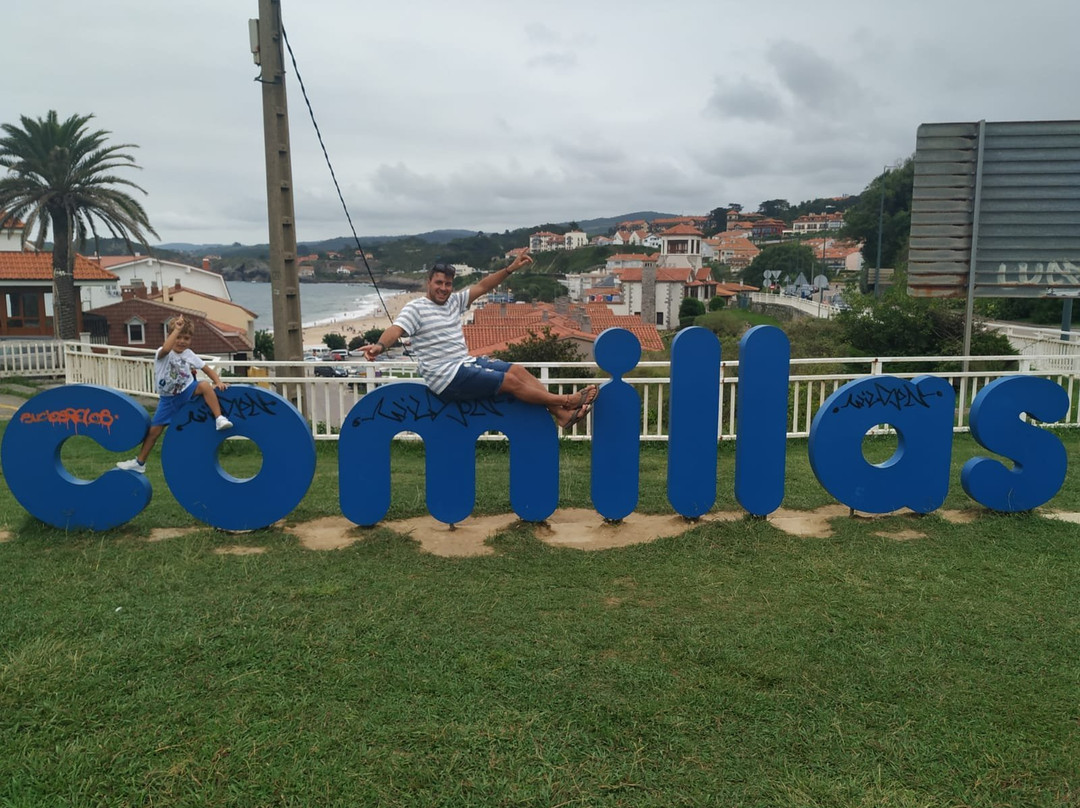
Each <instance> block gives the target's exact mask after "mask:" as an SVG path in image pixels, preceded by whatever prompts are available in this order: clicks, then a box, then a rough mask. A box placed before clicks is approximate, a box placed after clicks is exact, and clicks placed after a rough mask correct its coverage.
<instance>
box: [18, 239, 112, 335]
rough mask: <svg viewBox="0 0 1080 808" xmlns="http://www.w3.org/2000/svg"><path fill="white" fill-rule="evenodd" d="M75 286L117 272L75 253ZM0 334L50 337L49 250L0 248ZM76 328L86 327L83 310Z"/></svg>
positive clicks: (90, 283) (86, 285)
mask: <svg viewBox="0 0 1080 808" xmlns="http://www.w3.org/2000/svg"><path fill="white" fill-rule="evenodd" d="M74 269H75V289H76V291H77V292H80V293H82V292H83V291H85V290H86V289H88V288H92V287H96V286H103V285H105V284H111V283H115V281H116V276H115V275H113V274H112V273H111V272H108V271H106V270H104V269H101V267H98V266H96V265H94V264H93V263H91V262H90V261H89V260H87V259H86V258H84V257H83V256H81V255H76V256H75V267H74ZM0 295H2V296H3V299H4V305H3V306H0V337H19V338H27V337H53V336H55V328H54V325H53V313H52V300H53V268H52V253H51V252H15V251H13V250H3V251H0ZM76 323H77V327H78V330H79V331H80V332H81V331H85V330H86V323H85V320H84V315H83V312H82V311H81V310H80V311H77V312H76Z"/></svg>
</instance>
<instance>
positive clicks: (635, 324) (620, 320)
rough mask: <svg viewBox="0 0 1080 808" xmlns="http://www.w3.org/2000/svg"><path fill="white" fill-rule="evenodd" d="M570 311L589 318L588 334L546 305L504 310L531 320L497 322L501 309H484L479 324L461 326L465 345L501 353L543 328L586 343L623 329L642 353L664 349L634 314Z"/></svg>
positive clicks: (595, 307)
mask: <svg viewBox="0 0 1080 808" xmlns="http://www.w3.org/2000/svg"><path fill="white" fill-rule="evenodd" d="M574 308H575V310H578V311H580V310H581V309H582V308H584V313H585V316H587V317H588V318H589V328H590V331H589V332H585V331H582V330H580V328H581V326H580V324H579V323H578V322H577V321H576V320H575V319H574V318H573V317H571V316H569V315H561V314H557V313H556V312H555V307H554V306H552V305H551V304H550V303H537V304H532V305H525V304H514V305H512V306H507V307H506V309H505V311H506V312H507V313H508V314H510V313H514V314H515V315H518V314H524V313H526V312H528V311H530V310H531V313H532V316H531V318H530V317H523V316H514V317H506V318H501V319H500V318H499V317H498V315H499V313H500V312H501V311H503V308H502V306H485V307H484V309H482V310H481V311H487V312H489V316H486V317H484V318H483V321H482V322H477V321H476V319H475V318H474V321H473V322H472V323H469V324H467V325H465V326H464V327H463V330H464V332H465V344H466V345H468V347H469V353H470V354H472V355H473V356H481V355H483V354H489V353H491V352H492V351H498V350H503V349H505V348H506V347H507V346H508V345H511V344H513V343H515V342H520V341H522V340H524V339H527V338H528V336H529V334H530V333H533V334H536V335H538V336H540V335H542V334H543V333H544V329H545V328H549V329H551V333H552V334H553V335H555V336H556V337H558V338H559V339H576V340H581V341H588V342H592V341H593V340H594V339H595V338H596V335H598V334H599V333H600V332H601V331H603V330H604V329H606V328H625V329H626V330H627V331H630V332H631V333H632V334H634V335H635V336H636V337H637V338H638V341H639V342H640V343H641V347H642V349H643V350H646V351H661V350H663V349H664V342H663V340H662V339H661V338H660V334H659V332H658V331H657V330H656V326H655V325H648V324H646V323H643V322H642V321H641V318H640V317H638V316H636V315H625V314H613V313H612V311H611V309H610V308H609V307H608V306H607V305H606V304H604V303H587V304H585V305H584V306H575V307H574ZM523 310H524V311H523ZM545 312H546V313H547V316H548V319H547V320H544V319H543V315H544V313H545ZM477 313H479V312H477Z"/></svg>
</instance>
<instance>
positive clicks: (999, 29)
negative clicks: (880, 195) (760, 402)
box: [0, 0, 1080, 244]
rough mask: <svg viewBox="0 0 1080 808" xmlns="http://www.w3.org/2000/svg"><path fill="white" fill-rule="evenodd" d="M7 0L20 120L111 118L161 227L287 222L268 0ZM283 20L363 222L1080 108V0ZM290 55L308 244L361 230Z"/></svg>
mask: <svg viewBox="0 0 1080 808" xmlns="http://www.w3.org/2000/svg"><path fill="white" fill-rule="evenodd" d="M9 6H10V7H6V8H5V10H4V15H3V19H4V27H3V37H2V39H0V41H2V46H0V66H2V67H3V75H4V76H6V78H5V81H4V89H3V91H2V93H0V123H17V122H18V120H19V116H20V115H29V116H31V117H42V116H44V115H45V114H46V113H47V112H48V111H49V110H50V109H55V110H56V111H57V112H58V113H59V114H60V116H61V117H62V118H65V117H67V116H69V115H72V114H75V113H79V114H88V113H92V114H93V115H94V116H95V120H94V121H93V122H92V123H93V124H94V125H95V126H96V127H99V128H102V129H106V130H108V131H110V132H112V133H113V139H114V141H115V142H121V143H133V144H138V146H139V148H138V149H137V150H135V152H134V154H135V156H136V159H137V161H138V163H139V164H140V165H141V166H142V170H141V171H139V172H131V176H132V177H133V178H134V179H135V180H136V181H137V182H139V184H140V185H142V186H143V187H144V188H145V189H146V191H147V192H148V195H147V196H146V197H145V199H144V202H145V205H146V208H147V211H148V213H149V215H150V220H151V222H152V224H153V225H154V227H155V229H156V230H157V231H158V233H159V235H160V237H161V240H162V241H163V242H195V243H218V242H222V243H231V242H234V241H239V242H242V243H245V244H254V243H263V242H266V241H267V224H266V202H265V199H266V196H265V194H266V186H265V170H264V158H263V136H262V107H261V105H262V97H261V91H260V85H259V84H257V83H256V82H255V81H254V79H255V78H256V76H257V75H258V68H256V67H255V65H254V63H253V61H252V57H251V53H250V46H249V40H248V24H247V21H248V19H249V18H254V17H257V16H258V10H259V3H258V0H186V2H182V3H181V2H171V3H166V2H160V0H152V1H149V2H148V0H97V2H93V3H84V2H78V0H37V1H36V2H34V3H18V4H9ZM282 16H283V20H284V24H285V28H286V32H287V35H288V38H289V42H290V44H291V45H292V49H293V52H294V54H295V56H296V60H297V64H298V66H299V71H300V76H301V77H302V78H303V80H304V83H305V85H306V87H307V90H308V94H309V96H310V99H311V103H312V105H313V107H314V110H315V115H316V119H317V121H318V124H319V127H320V129H321V131H322V133H323V137H324V139H325V142H326V148H327V150H328V151H329V154H330V157H331V160H332V161H333V163H334V168H335V171H336V174H337V177H338V180H339V182H340V183H341V186H342V190H343V192H344V195H345V200H346V203H347V204H348V206H349V211H350V213H351V215H352V218H353V221H354V223H355V225H356V229H357V231H358V232H359V234H360V235H362V236H363V235H381V234H403V233H417V232H422V231H426V230H432V229H436V228H465V229H470V230H485V231H492V230H497V231H500V232H501V231H502V230H504V229H506V228H515V227H522V226H529V225H533V224H538V223H542V222H548V221H554V222H558V221H568V220H572V219H589V218H593V217H600V216H615V215H619V214H622V213H629V212H632V211H637V210H658V211H664V212H669V213H687V214H690V213H693V214H703V213H706V212H707V211H709V210H711V209H712V208H714V207H717V206H720V205H725V204H727V203H730V202H738V203H740V204H742V205H744V206H745V207H747V208H749V209H751V210H753V209H756V207H757V205H758V204H759V203H760V202H761V201H762V200H765V199H774V198H782V199H787V200H789V201H791V202H793V203H794V202H799V201H802V200H804V199H811V198H815V197H822V196H837V195H840V194H845V193H852V194H853V193H858V192H860V191H861V190H862V189H863V188H864V187H865V186H866V185H867V183H868V182H869V181H870V180H871V179H872V178H873V177H874V176H875V175H876V174H878V173H880V172H881V171H882V168H883V166H885V165H888V164H892V163H895V162H896V161H899V160H901V159H903V158H905V157H907V156H909V155H911V154H912V153H913V151H914V149H915V131H916V128H917V127H918V125H919V124H920V123H923V122H942V121H977V120H980V119H986V120H988V121H999V120H1055V119H1075V118H1077V117H1078V116H1080V109H1078V107H1077V103H1076V98H1077V88H1078V87H1080V57H1078V55H1077V54H1078V51H1077V41H1078V37H1080V34H1078V32H1080V3H1077V2H1076V0H1029V2H1027V3H1022V4H1017V3H1014V2H1009V3H1006V2H1004V0H903V2H898V1H897V0H891V1H890V2H884V1H883V0H824V2H820V3H805V2H792V1H790V0H777V2H773V3H768V4H764V5H762V4H757V5H755V4H747V3H745V2H738V3H735V2H729V1H728V0H700V1H699V0H670V2H668V3H656V2H644V0H621V2H609V1H608V0H587V2H581V1H580V0H577V1H576V2H566V1H564V0H544V2H524V0H502V2H496V1H495V0H456V2H447V1H446V0H401V2H396V3H388V2H380V3H367V2H355V0H282ZM286 59H287V60H288V55H287V54H286ZM288 69H289V75H288V79H287V81H288V84H287V87H288V97H289V116H290V122H291V131H292V149H293V178H294V186H295V200H296V216H297V225H298V226H297V235H298V238H299V240H300V241H305V240H318V239H322V238H329V237H333V236H340V235H347V234H348V232H349V230H348V224H347V221H346V219H345V216H344V213H343V211H342V209H341V205H340V203H339V202H338V200H337V197H336V194H335V192H334V190H333V185H332V183H331V180H330V174H329V171H328V169H327V167H326V164H325V162H324V159H323V156H322V151H321V150H320V148H319V145H318V141H317V139H316V137H315V133H314V129H313V126H312V123H311V121H310V118H309V117H308V112H307V109H306V107H305V105H304V100H303V97H302V95H301V92H300V88H299V85H298V84H297V82H296V74H295V72H293V71H292V68H291V65H290V66H289V68H288Z"/></svg>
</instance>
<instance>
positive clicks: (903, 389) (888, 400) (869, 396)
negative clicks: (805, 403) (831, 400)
mask: <svg viewBox="0 0 1080 808" xmlns="http://www.w3.org/2000/svg"><path fill="white" fill-rule="evenodd" d="M941 395H942V393H941V391H940V390H939V391H935V392H932V393H930V394H929V395H928V394H927V393H924V392H923V391H922V390H920V389H919V387H918V385H915V384H912V383H911V382H901V383H900V384H899V385H898V386H891V385H888V384H885V383H883V382H874V388H873V390H867V389H865V388H864V389H863V390H861V391H859V392H858V393H849V394H848V396H847V398H846V399H845V400H844V403H843V404H838V405H837V406H835V407H833V412H834V413H835V412H840V410H843V409H847V408H848V407H850V408H852V409H854V410H868V409H871V408H873V407H884V408H891V409H894V410H897V411H899V410H904V409H908V408H910V407H925V408H927V409H929V408H930V405H931V404H932V403H933V402H932V401H931V398H940V397H941Z"/></svg>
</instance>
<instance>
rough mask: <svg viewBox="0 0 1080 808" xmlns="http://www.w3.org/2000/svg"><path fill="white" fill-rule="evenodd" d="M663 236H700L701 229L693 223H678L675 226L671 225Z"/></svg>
mask: <svg viewBox="0 0 1080 808" xmlns="http://www.w3.org/2000/svg"><path fill="white" fill-rule="evenodd" d="M660 235H661V236H700V235H702V233H701V231H700V230H698V229H697V228H696V227H694V226H693V225H689V224H677V225H675V226H674V227H669V228H668V229H667V230H665V231H664V232H663V233H661V234H660Z"/></svg>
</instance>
